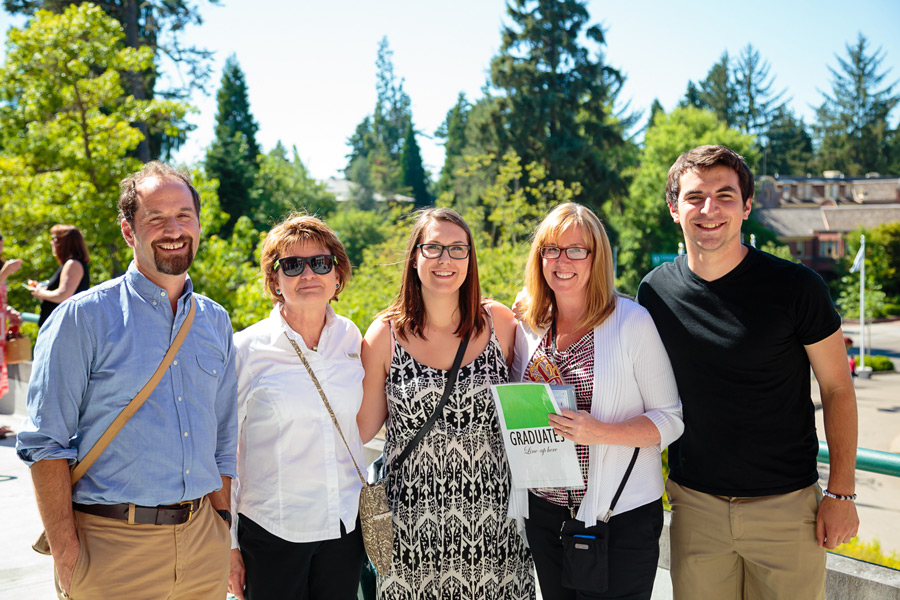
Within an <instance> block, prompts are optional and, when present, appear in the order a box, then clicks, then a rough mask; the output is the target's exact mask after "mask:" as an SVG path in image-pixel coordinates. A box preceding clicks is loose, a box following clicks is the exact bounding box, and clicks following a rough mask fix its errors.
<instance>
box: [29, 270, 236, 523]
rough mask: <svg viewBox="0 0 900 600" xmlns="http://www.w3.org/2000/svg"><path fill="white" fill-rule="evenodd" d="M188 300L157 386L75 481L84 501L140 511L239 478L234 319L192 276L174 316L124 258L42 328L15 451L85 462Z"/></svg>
mask: <svg viewBox="0 0 900 600" xmlns="http://www.w3.org/2000/svg"><path fill="white" fill-rule="evenodd" d="M192 295H193V297H194V298H195V299H196V301H197V314H196V316H195V318H194V323H193V326H192V327H191V331H190V333H189V334H188V336H187V338H186V339H185V340H184V344H183V345H182V346H181V349H180V350H179V351H178V354H177V355H176V356H175V360H173V361H172V364H171V365H170V366H169V368H168V369H167V371H166V373H165V375H164V376H163V378H162V380H161V381H160V382H159V385H157V386H156V389H154V390H153V393H152V394H150V397H149V398H148V399H147V401H146V402H145V403H144V405H143V406H141V408H140V409H139V410H138V411H137V413H136V414H135V415H134V416H133V417H132V418H131V419H130V420H129V421H128V423H126V424H125V427H123V428H122V430H121V431H120V432H119V434H118V435H117V436H116V437H115V439H113V441H112V442H111V443H110V445H109V446H108V447H107V448H106V450H105V451H104V452H103V454H101V455H100V458H99V459H98V460H97V462H96V463H94V465H93V466H92V467H91V468H90V469H88V471H87V473H86V474H85V475H84V477H82V479H81V480H80V481H79V482H78V483H77V484H76V485H75V489H74V490H73V494H72V498H73V501H75V502H80V503H83V504H117V503H120V502H132V503H134V504H140V505H145V506H155V505H160V504H172V503H175V502H179V501H182V500H190V499H193V498H199V497H201V496H204V495H206V494H208V493H209V492H212V491H215V490H217V489H220V488H221V487H222V480H221V476H228V477H231V478H234V477H235V475H236V460H235V450H236V446H237V388H236V377H235V366H234V347H233V345H232V329H231V322H230V320H229V318H228V314H227V313H226V312H225V310H224V309H223V308H222V307H221V306H220V305H218V304H216V303H215V302H213V301H212V300H210V299H208V298H206V297H204V296H201V295H199V294H194V293H193V286H192V285H191V280H190V278H188V279H187V281H186V284H185V287H184V292H183V293H182V295H181V297H179V298H178V304H177V311H176V313H175V314H174V315H173V314H172V308H171V305H170V302H169V298H168V296H167V292H166V291H165V290H163V289H162V288H161V287H159V286H157V285H156V284H154V283H152V282H151V281H150V280H149V279H147V278H146V277H144V276H143V275H142V274H141V273H140V272H139V271H138V270H137V268H136V266H135V264H134V263H132V264H131V266H129V268H128V271H127V272H126V273H125V275H123V276H122V277H119V278H117V279H113V280H110V281H107V282H105V283H102V284H100V285H98V286H96V287H94V288H91V289H90V290H88V291H86V292H83V293H81V294H78V295H77V296H74V297H73V298H71V299H70V300H68V301H66V302H63V303H62V304H60V305H59V307H58V308H57V309H56V310H55V311H53V314H52V315H51V316H50V318H49V319H48V320H47V322H46V323H45V325H44V327H43V328H42V329H41V335H40V336H38V339H37V343H36V344H35V348H34V364H33V370H32V373H31V382H30V384H29V387H28V415H29V421H30V426H26V428H25V430H24V431H22V432H21V433H19V435H18V440H17V443H16V450H17V452H18V455H19V457H20V458H21V459H22V460H23V461H25V462H26V463H28V464H29V465H30V464H32V463H34V462H37V461H39V460H47V459H63V458H64V459H67V460H68V461H69V462H70V463H73V462H74V461H76V460H82V459H83V458H84V456H85V455H86V454H87V452H88V450H90V448H91V447H92V446H93V445H94V444H95V443H96V442H97V440H98V439H99V438H100V436H101V435H103V432H104V431H106V428H107V427H109V425H110V423H112V422H113V420H114V419H115V418H116V416H117V415H118V414H119V413H120V412H121V411H122V409H123V408H125V406H126V405H127V404H128V403H129V402H130V401H131V399H132V398H134V396H136V395H137V393H138V391H140V389H141V388H142V387H143V386H144V384H145V383H147V381H148V380H149V379H150V377H151V376H152V375H153V373H154V371H155V370H156V368H157V367H158V366H159V363H160V362H161V361H162V358H163V356H164V355H165V353H166V351H167V350H168V348H169V346H170V345H171V344H172V341H173V340H174V339H175V336H176V334H177V333H178V330H179V328H180V327H181V324H182V323H183V322H184V320H185V318H186V317H187V314H188V311H189V310H190V304H191V303H190V298H191V296H192Z"/></svg>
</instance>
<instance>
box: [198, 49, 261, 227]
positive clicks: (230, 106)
mask: <svg viewBox="0 0 900 600" xmlns="http://www.w3.org/2000/svg"><path fill="white" fill-rule="evenodd" d="M216 100H217V101H218V111H217V112H216V137H215V139H214V140H213V142H212V144H211V145H210V147H209V148H208V149H207V151H206V171H207V173H208V174H209V176H210V177H214V178H216V179H218V180H219V201H220V203H221V205H222V210H224V211H225V212H227V213H228V215H229V219H228V222H227V223H226V224H225V227H224V231H225V232H226V233H227V232H230V231H231V228H232V227H233V226H234V223H235V221H237V219H238V217H240V216H242V215H247V216H250V217H252V216H253V214H254V212H255V208H256V207H255V206H254V203H253V201H252V199H251V197H250V190H251V189H252V188H253V184H254V180H255V178H256V172H257V169H258V164H257V160H258V159H257V157H258V156H259V154H260V150H259V145H258V144H257V143H256V131H257V129H258V126H257V124H256V122H255V121H254V120H253V115H251V114H250V100H249V98H248V97H247V83H246V82H245V80H244V73H243V72H242V71H241V67H240V65H239V64H238V62H237V58H236V57H235V56H234V55H232V56H230V57H229V58H228V60H226V61H225V69H224V72H223V73H222V85H221V87H220V88H219V91H218V93H217V94H216Z"/></svg>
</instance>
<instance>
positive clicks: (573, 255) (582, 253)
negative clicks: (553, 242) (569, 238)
mask: <svg viewBox="0 0 900 600" xmlns="http://www.w3.org/2000/svg"><path fill="white" fill-rule="evenodd" d="M563 252H565V253H566V257H567V258H568V259H569V260H584V259H586V258H587V257H588V254H590V253H591V251H590V250H589V249H588V248H581V247H579V246H569V247H568V248H560V247H559V246H541V256H542V257H544V258H549V259H554V258H559V255H560V254H562V253H563Z"/></svg>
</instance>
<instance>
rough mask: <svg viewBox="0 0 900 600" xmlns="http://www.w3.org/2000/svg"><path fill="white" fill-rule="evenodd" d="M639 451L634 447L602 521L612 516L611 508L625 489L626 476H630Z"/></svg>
mask: <svg viewBox="0 0 900 600" xmlns="http://www.w3.org/2000/svg"><path fill="white" fill-rule="evenodd" d="M640 451H641V449H640V448H635V449H634V454H632V455H631V462H630V463H628V468H627V469H625V476H624V477H622V483H620V484H619V489H617V490H616V495H615V496H613V499H612V502H610V503H609V510H608V511H606V515H604V517H603V522H604V523H607V522H608V521H609V519H610V517H612V514H613V509H614V508H615V507H616V503H617V502H618V501H619V496H621V495H622V490H624V489H625V483H626V482H627V481H628V478H629V477H631V471H633V470H634V463H636V462H637V457H638V453H639V452H640Z"/></svg>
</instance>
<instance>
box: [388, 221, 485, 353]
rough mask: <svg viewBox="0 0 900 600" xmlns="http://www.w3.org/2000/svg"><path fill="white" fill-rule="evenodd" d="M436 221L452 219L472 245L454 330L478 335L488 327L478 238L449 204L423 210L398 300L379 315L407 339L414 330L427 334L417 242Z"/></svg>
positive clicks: (408, 247) (416, 333)
mask: <svg viewBox="0 0 900 600" xmlns="http://www.w3.org/2000/svg"><path fill="white" fill-rule="evenodd" d="M434 221H445V222H447V223H452V224H453V225H457V226H459V227H460V228H461V229H462V230H463V231H465V232H466V243H468V244H469V249H470V250H469V270H468V273H467V274H466V279H465V281H463V283H462V285H461V286H460V288H459V326H458V327H457V328H456V331H455V332H454V333H455V334H456V335H458V336H459V337H461V338H465V337H477V336H478V335H480V334H481V332H482V331H484V327H485V323H484V312H483V311H482V310H481V303H482V300H481V285H480V284H479V283H478V260H477V258H476V256H475V241H474V240H473V239H472V231H471V230H470V229H469V226H468V225H467V224H466V222H465V221H464V220H463V218H462V217H461V216H459V214H458V213H457V212H456V211H454V210H451V209H449V208H427V209H425V210H423V211H422V212H421V213H419V218H418V219H416V222H415V224H414V225H413V229H412V233H410V235H409V241H408V242H407V244H406V260H405V263H404V266H403V278H402V279H401V281H400V293H399V294H397V297H396V298H395V299H394V302H393V303H391V305H390V306H389V307H388V308H386V309H385V310H384V311H382V312H381V313H380V314H379V315H378V318H382V319H385V320H387V321H393V322H394V326H395V327H396V330H397V334H398V335H399V336H400V337H401V338H402V339H404V340H405V339H406V338H407V336H408V335H410V334H412V335H414V336H419V337H421V338H423V339H424V338H425V300H424V298H422V281H421V280H420V279H419V273H418V271H416V254H418V252H419V250H418V248H416V245H417V244H420V243H421V242H422V234H423V232H424V231H425V228H426V227H427V226H428V225H429V224H430V223H432V222H434Z"/></svg>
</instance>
